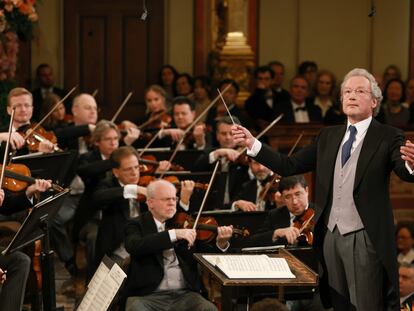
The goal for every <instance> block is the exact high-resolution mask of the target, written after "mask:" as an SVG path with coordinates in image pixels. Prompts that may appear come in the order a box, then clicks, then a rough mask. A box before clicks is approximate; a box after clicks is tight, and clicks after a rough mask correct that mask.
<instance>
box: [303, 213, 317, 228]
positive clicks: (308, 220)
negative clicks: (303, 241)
mask: <svg viewBox="0 0 414 311" xmlns="http://www.w3.org/2000/svg"><path fill="white" fill-rule="evenodd" d="M313 216H315V213H313V214H312V215H311V216H310V217H309V218H308V219H307V220H306V221H305V222H304V223H303V224H302V227H300V229H299V233H302V231H303V230H305V229H306V227H307V226H308V225H309V223H310V222H311V220H312V218H313Z"/></svg>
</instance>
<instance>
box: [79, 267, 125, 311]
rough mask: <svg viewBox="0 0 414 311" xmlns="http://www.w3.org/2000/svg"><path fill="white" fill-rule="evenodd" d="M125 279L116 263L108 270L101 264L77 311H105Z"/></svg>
mask: <svg viewBox="0 0 414 311" xmlns="http://www.w3.org/2000/svg"><path fill="white" fill-rule="evenodd" d="M125 278H126V274H125V272H124V271H123V270H122V269H121V267H119V266H118V265H117V264H116V263H114V264H113V266H112V267H111V268H110V269H109V268H108V266H107V265H105V263H104V262H101V264H100V265H99V267H98V269H97V270H96V272H95V274H94V276H93V278H92V280H91V281H90V282H89V284H88V290H87V292H86V294H85V296H84V297H83V299H82V302H81V303H80V305H79V307H78V309H77V310H78V311H105V310H107V309H108V308H109V306H110V305H111V302H112V300H113V299H114V297H115V295H116V293H117V292H118V289H119V288H120V287H121V285H122V282H123V281H124V279H125Z"/></svg>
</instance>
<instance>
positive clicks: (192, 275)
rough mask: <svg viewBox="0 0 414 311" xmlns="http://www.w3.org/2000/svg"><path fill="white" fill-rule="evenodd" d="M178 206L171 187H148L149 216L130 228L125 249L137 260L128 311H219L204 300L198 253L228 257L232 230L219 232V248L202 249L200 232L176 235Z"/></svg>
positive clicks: (131, 276) (164, 183)
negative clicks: (173, 223)
mask: <svg viewBox="0 0 414 311" xmlns="http://www.w3.org/2000/svg"><path fill="white" fill-rule="evenodd" d="M176 202H177V201H176V189H175V187H174V186H173V185H172V184H171V183H169V182H167V181H164V180H157V181H154V182H152V183H151V184H150V185H149V186H148V187H147V204H148V208H149V212H146V213H143V214H142V215H141V216H140V217H138V218H136V219H134V220H131V221H130V222H129V223H128V224H127V226H126V229H125V248H126V250H127V251H128V252H129V253H130V254H131V264H130V269H129V273H128V276H129V277H128V279H127V281H126V284H125V291H124V296H125V298H126V299H127V302H126V310H128V311H135V310H140V311H141V310H204V311H205V310H217V308H216V307H215V306H214V305H213V304H212V303H211V302H209V301H207V300H206V299H205V298H203V297H202V296H201V295H200V279H199V273H198V269H197V263H196V261H195V260H194V259H193V252H197V251H198V252H200V251H202V252H206V251H214V252H220V251H225V250H226V249H227V248H228V246H229V244H228V241H229V239H230V238H231V235H232V231H233V230H232V227H231V226H224V227H218V228H217V238H216V245H215V246H211V245H210V246H209V245H201V244H199V243H197V242H196V241H195V238H196V231H195V230H193V229H171V227H170V223H171V220H172V219H173V217H174V215H175V213H176ZM193 246H194V247H193ZM201 247H205V248H204V249H201ZM207 247H208V248H207Z"/></svg>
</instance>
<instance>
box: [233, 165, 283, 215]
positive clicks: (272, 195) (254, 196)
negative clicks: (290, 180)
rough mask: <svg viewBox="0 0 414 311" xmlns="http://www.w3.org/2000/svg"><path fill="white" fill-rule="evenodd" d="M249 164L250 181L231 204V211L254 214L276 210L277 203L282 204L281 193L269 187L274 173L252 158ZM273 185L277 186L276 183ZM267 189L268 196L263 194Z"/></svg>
mask: <svg viewBox="0 0 414 311" xmlns="http://www.w3.org/2000/svg"><path fill="white" fill-rule="evenodd" d="M248 162H249V170H248V174H249V177H250V180H249V181H246V182H244V183H243V184H242V186H241V189H240V191H239V192H238V193H237V194H236V196H235V197H234V200H233V202H232V203H231V209H232V210H235V211H236V210H241V211H245V212H252V211H269V210H271V209H273V208H275V207H276V205H277V204H276V203H278V202H279V203H280V193H279V192H275V191H274V187H272V185H268V183H270V182H271V179H272V178H273V172H272V171H271V170H269V169H268V168H267V167H266V166H264V165H262V164H260V163H259V162H257V161H255V160H253V159H251V158H248ZM273 184H274V185H276V181H275V182H274V183H273ZM267 187H269V188H267ZM265 189H268V191H267V193H266V195H264V194H263V192H265V191H266V190H265Z"/></svg>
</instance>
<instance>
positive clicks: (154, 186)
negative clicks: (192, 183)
mask: <svg viewBox="0 0 414 311" xmlns="http://www.w3.org/2000/svg"><path fill="white" fill-rule="evenodd" d="M162 186H166V187H172V188H174V189H176V188H175V186H174V185H173V184H172V183H170V182H169V181H166V180H163V179H158V180H155V181H153V182H151V183H150V184H149V185H148V186H147V199H156V197H155V196H156V195H157V193H158V191H159V188H160V187H162Z"/></svg>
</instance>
